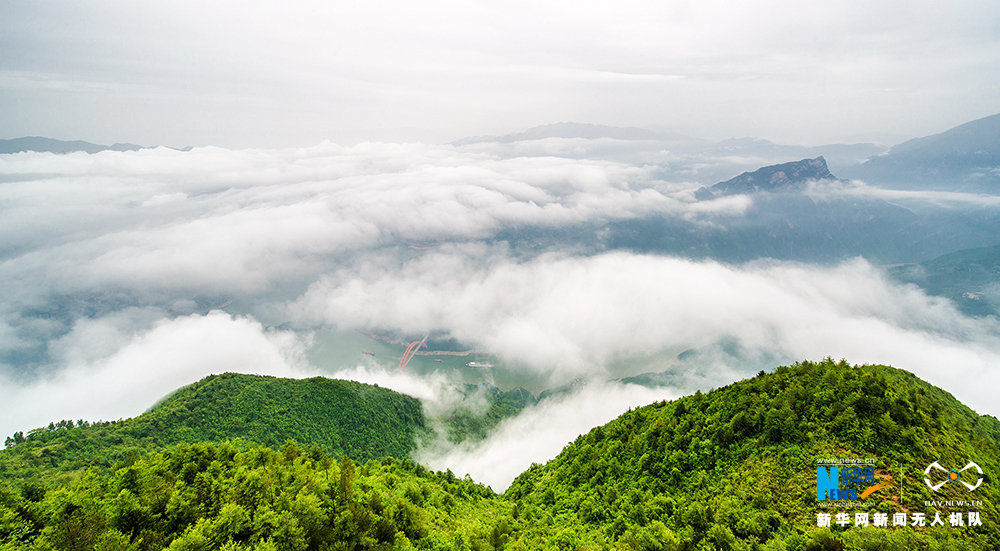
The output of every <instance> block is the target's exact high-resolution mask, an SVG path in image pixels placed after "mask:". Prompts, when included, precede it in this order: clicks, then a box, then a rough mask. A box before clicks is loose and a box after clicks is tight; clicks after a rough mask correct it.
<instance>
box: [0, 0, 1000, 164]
mask: <svg viewBox="0 0 1000 551" xmlns="http://www.w3.org/2000/svg"><path fill="white" fill-rule="evenodd" d="M0 52H2V54H0V138H14V137H19V136H25V135H43V136H48V137H54V138H59V139H84V140H88V141H92V142H97V143H112V142H133V143H139V144H143V145H153V144H163V145H171V146H185V145H196V146H198V145H218V146H223V147H283V146H304V145H314V144H317V143H319V142H321V141H323V140H326V139H329V140H331V141H334V142H336V143H340V144H343V145H349V144H351V143H354V142H357V141H361V140H384V141H397V142H398V141H414V140H421V141H424V142H432V143H433V142H445V141H450V140H454V139H458V138H461V137H464V136H468V135H476V134H503V133H507V132H514V131H519V130H523V129H525V128H528V127H532V126H536V125H540V124H548V123H553V122H559V121H576V122H587V123H596V124H606V125H615V126H640V127H646V128H653V129H658V130H674V131H680V132H685V133H688V134H692V135H695V136H699V137H706V138H718V139H722V138H728V137H741V136H755V137H763V138H769V139H772V140H775V141H778V142H781V143H802V144H811V145H815V144H821V143H830V142H856V141H873V142H877V143H885V144H892V143H896V142H898V141H901V140H903V139H907V138H910V137H915V136H922V135H928V134H933V133H937V132H940V131H943V130H946V129H948V128H950V127H953V126H955V125H958V124H961V123H964V122H967V121H970V120H973V119H977V118H980V117H983V116H987V115H991V114H994V113H996V112H998V111H1000V94H998V92H1000V69H998V68H1000V3H997V2H993V1H975V0H956V1H951V2H946V3H943V2H931V1H926V0H918V1H908V2H900V1H884V0H875V1H872V0H850V1H828V2H816V3H813V2H792V1H787V0H771V1H762V2H720V1H717V0H708V1H698V2H689V1H663V0H656V1H624V2H615V3H611V2H587V1H574V2H545V3H540V2H537V1H531V2H520V1H511V2H502V3H498V2H442V1H438V0H430V1H422V2H385V1H374V2H355V3H345V2H319V1H316V2H293V3H287V2H283V3H278V2H216V1H210V0H198V1H196V2H192V1H175V2H169V3H144V2H132V1H100V2H98V1H79V2H71V3H70V2H49V1H40V0H31V1H18V0H5V1H4V2H2V3H0Z"/></svg>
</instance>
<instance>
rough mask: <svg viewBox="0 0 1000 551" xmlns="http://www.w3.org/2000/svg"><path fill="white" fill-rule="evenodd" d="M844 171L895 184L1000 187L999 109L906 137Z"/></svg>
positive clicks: (996, 190) (995, 190) (976, 189)
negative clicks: (927, 133)
mask: <svg viewBox="0 0 1000 551" xmlns="http://www.w3.org/2000/svg"><path fill="white" fill-rule="evenodd" d="M843 174H844V175H845V176H848V177H850V178H856V179H860V180H864V181H866V182H868V183H871V184H876V185H879V186H881V187H890V188H896V189H949V190H956V191H974V192H980V193H990V194H997V193H1000V114H996V115H991V116H989V117H985V118H982V119H978V120H974V121H972V122H968V123H965V124H962V125H960V126H956V127H955V128H952V129H951V130H947V131H945V132H942V133H940V134H934V135H933V136H927V137H924V138H916V139H913V140H909V141H906V142H903V143H901V144H899V145H897V146H894V147H893V148H892V149H890V150H889V151H888V152H887V153H885V154H884V155H878V156H875V157H872V158H870V159H868V160H867V161H865V162H863V163H860V164H858V165H855V166H853V167H850V168H849V169H847V170H844V171H843Z"/></svg>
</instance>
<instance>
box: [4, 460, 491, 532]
mask: <svg viewBox="0 0 1000 551" xmlns="http://www.w3.org/2000/svg"><path fill="white" fill-rule="evenodd" d="M493 497H494V494H493V492H492V491H491V490H489V489H488V488H484V487H483V486H481V485H478V484H475V483H473V482H472V481H470V480H468V479H466V480H462V479H457V478H456V477H455V476H454V475H453V474H452V473H451V472H450V471H449V472H447V473H430V472H428V471H427V470H425V469H424V468H423V467H421V466H419V465H415V464H413V463H411V462H410V461H407V460H403V461H396V460H393V459H391V458H386V459H383V460H382V461H381V462H378V461H369V462H368V463H366V464H364V465H355V464H354V462H353V461H352V460H350V459H349V458H347V457H346V456H344V457H343V458H341V460H340V461H339V462H337V461H335V460H334V459H333V458H331V457H330V456H328V455H326V454H325V453H324V452H323V450H322V449H321V448H320V447H319V446H312V447H311V448H309V449H308V450H306V451H303V450H300V449H299V448H298V447H297V446H296V444H295V443H293V442H289V443H287V444H286V445H285V446H283V447H282V448H281V450H280V451H272V450H271V449H269V448H266V447H262V446H256V445H251V444H246V443H243V442H241V441H235V442H224V443H221V444H211V443H203V444H192V445H188V444H181V445H179V446H177V447H175V448H172V449H170V450H169V451H166V452H163V453H153V454H150V455H148V456H145V457H143V458H141V459H138V460H135V461H134V462H132V461H126V462H122V463H119V464H117V465H116V466H115V468H114V469H111V470H109V471H105V472H102V473H97V472H92V473H90V474H88V475H86V476H83V477H81V478H80V479H78V480H76V481H75V482H74V483H73V484H71V485H69V486H67V487H64V488H60V489H57V490H53V491H50V492H48V493H46V494H44V497H43V496H41V495H39V494H37V493H35V494H33V493H31V492H24V491H22V492H21V495H18V494H17V493H15V492H13V491H11V490H10V489H9V488H7V487H4V486H2V485H0V549H60V550H62V549H65V550H84V549H86V550H91V549H97V550H101V551H110V550H130V551H131V550H135V551H139V550H142V551H145V550H159V549H170V550H176V551H181V550H184V551H191V550H205V551H209V550H215V549H225V550H228V551H238V550H251V549H252V550H259V551H264V550H267V551H277V550H289V551H291V550H295V551H305V550H307V549H351V550H368V549H371V550H392V549H400V550H401V549H413V546H412V544H411V542H413V541H420V542H423V544H422V546H421V548H423V549H486V548H491V549H495V548H496V546H495V545H493V544H494V543H496V544H500V543H501V542H502V541H504V539H505V538H506V536H505V534H504V530H507V528H504V527H505V526H506V525H507V524H508V523H509V522H508V521H505V520H504V518H505V513H504V511H505V510H508V507H507V506H506V504H504V503H502V502H500V501H498V500H495V499H492V498H493ZM498 527H499V528H498Z"/></svg>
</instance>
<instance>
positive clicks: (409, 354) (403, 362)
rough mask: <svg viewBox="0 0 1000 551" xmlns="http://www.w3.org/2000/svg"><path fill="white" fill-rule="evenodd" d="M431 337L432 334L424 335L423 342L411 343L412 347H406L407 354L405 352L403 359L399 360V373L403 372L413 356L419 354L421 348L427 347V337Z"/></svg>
mask: <svg viewBox="0 0 1000 551" xmlns="http://www.w3.org/2000/svg"><path fill="white" fill-rule="evenodd" d="M429 336H430V333H428V334H427V335H424V338H423V340H419V341H413V342H411V343H410V346H407V347H406V352H403V358H402V359H401V360H399V371H402V370H403V368H404V367H406V364H408V363H410V360H411V359H412V358H413V355H414V354H416V353H417V350H419V349H420V347H421V346H427V344H426V343H427V337H429Z"/></svg>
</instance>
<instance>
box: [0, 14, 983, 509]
mask: <svg viewBox="0 0 1000 551" xmlns="http://www.w3.org/2000/svg"><path fill="white" fill-rule="evenodd" d="M998 39H1000V4H997V3H995V2H966V1H957V2H950V3H947V4H941V3H937V2H907V3H905V4H904V3H902V2H885V1H874V2H873V1H864V2H863V1H850V2H825V3H815V4H814V3H802V2H784V1H770V2H755V3H736V2H717V1H703V2H618V3H615V4H614V5H612V4H610V3H596V2H562V3H560V2H550V3H539V2H506V3H502V4H500V3H495V2H494V3H486V2H438V1H428V2H418V3H414V2H364V3H354V4H345V3H330V2H294V3H282V4H279V3H272V2H242V3H236V2H231V3H230V2H213V1H204V0H202V1H198V2H187V1H179V2H172V3H170V4H169V5H159V4H149V3H139V2H124V1H80V2H73V3H61V2H48V1H44V0H42V1H31V2H26V1H25V2H22V1H16V0H9V1H5V2H2V3H0V52H2V54H0V139H7V138H15V137H20V136H30V135H35V136H46V137H51V138H57V139H63V140H76V139H82V140H86V141H90V142H94V143H102V144H111V143H116V142H131V143H137V144H142V145H167V146H173V147H183V146H189V145H190V146H195V148H194V149H193V150H191V151H187V152H181V151H176V150H172V149H168V148H165V147H160V148H150V149H143V150H139V151H131V152H114V151H105V152H101V153H98V154H93V155H88V154H85V153H72V154H66V155H54V154H50V153H36V152H26V153H19V154H13V155H0V236H2V238H0V388H3V389H4V392H5V394H4V400H2V401H0V435H3V436H6V435H9V434H12V433H13V432H14V431H16V430H30V429H31V428H34V427H39V426H44V425H46V424H47V423H48V422H49V421H57V420H60V419H88V420H98V419H117V418H122V417H130V416H134V415H138V414H140V413H141V412H142V411H144V410H145V409H147V408H148V407H150V406H151V405H153V404H154V403H155V402H156V401H157V400H159V399H160V398H162V397H163V396H164V395H166V394H167V393H169V392H171V391H172V390H174V389H176V388H178V387H180V386H182V385H185V384H189V383H191V382H194V381H196V380H198V379H200V378H202V377H204V376H206V375H209V374H212V373H220V372H225V371H235V372H243V373H260V374H269V375H277V376H286V377H306V376H313V375H317V374H321V375H328V376H342V377H346V378H351V379H354V380H360V381H364V382H371V383H378V384H380V385H381V386H386V387H389V388H394V389H397V390H399V391H401V392H406V393H409V394H412V395H414V396H417V397H420V398H421V399H422V400H424V404H425V409H427V411H428V412H429V413H430V414H434V413H435V412H441V411H446V410H447V408H448V407H451V406H453V405H454V404H455V403H456V400H472V399H477V398H475V397H472V398H461V397H456V395H455V391H454V386H453V385H454V384H456V383H457V382H458V381H456V380H455V379H454V377H453V376H452V375H449V374H448V373H445V372H440V373H435V374H432V375H430V376H428V377H417V376H416V375H414V374H411V373H403V374H398V373H394V370H395V366H394V365H390V364H392V363H393V362H395V361H398V357H396V358H392V361H389V362H388V363H386V362H382V363H379V361H381V360H379V361H375V363H372V362H368V363H363V362H360V361H353V360H352V361H336V362H334V361H332V360H322V361H320V360H318V359H317V358H318V357H319V356H318V355H317V353H316V351H317V350H318V349H322V348H324V347H327V348H329V347H331V346H336V344H337V343H336V342H332V341H331V342H324V341H323V339H326V338H330V337H329V336H330V335H334V336H336V335H342V334H344V333H345V332H346V333H351V334H354V333H353V332H354V330H355V329H357V328H366V329H377V330H380V331H386V332H394V333H397V334H406V335H416V336H417V337H418V338H419V336H421V335H424V334H427V333H429V332H433V333H434V334H435V335H442V336H444V337H451V338H454V339H456V340H457V341H459V342H461V343H463V344H465V345H468V346H469V347H470V348H478V349H488V350H489V351H490V353H491V354H492V355H493V357H494V358H495V359H496V360H497V361H498V362H499V363H502V364H503V365H504V366H509V367H510V369H512V370H513V371H517V372H519V373H520V374H521V375H523V376H525V380H530V381H532V382H533V383H534V384H536V385H537V387H536V388H531V389H530V390H531V391H533V392H536V393H537V392H539V391H541V390H544V389H545V388H552V387H555V386H559V385H564V384H567V383H571V382H573V381H581V380H582V381H586V382H587V383H586V384H584V385H583V386H581V387H579V388H578V389H577V390H576V391H575V392H572V393H570V394H568V395H565V396H563V397H560V398H558V399H553V400H550V401H547V402H544V403H543V404H542V405H540V406H539V407H537V408H533V409H530V410H529V411H526V412H525V413H524V414H522V415H521V416H518V417H517V418H514V419H508V420H506V421H504V423H502V424H501V426H500V427H499V429H498V430H497V432H496V433H495V434H493V435H492V436H491V437H490V438H489V439H487V440H486V441H483V442H480V443H476V444H465V445H461V446H457V447H456V446H449V445H446V444H445V443H444V442H443V441H435V442H425V443H424V444H423V447H422V448H421V450H420V451H419V452H418V455H417V456H418V458H419V459H420V460H421V461H423V462H424V463H425V464H427V465H429V466H431V467H433V468H435V469H444V468H451V469H452V470H453V471H454V472H457V473H459V474H463V473H465V472H468V473H470V474H472V475H473V476H474V478H476V480H480V481H483V482H485V483H487V484H490V485H492V486H493V487H494V489H497V490H500V489H502V488H504V487H506V485H507V484H509V482H510V480H511V479H512V478H513V477H514V476H515V475H516V474H517V473H519V472H521V471H522V470H523V469H525V468H527V467H528V466H529V465H530V463H531V462H539V463H541V462H544V461H546V460H547V459H549V458H551V457H552V456H553V455H554V454H556V453H558V451H559V450H560V449H561V448H562V446H563V445H564V444H565V443H567V442H569V441H572V440H573V439H574V438H575V437H576V436H577V435H578V434H580V433H582V432H585V431H587V430H589V428H590V427H592V426H594V425H597V424H600V423H604V422H606V421H609V420H611V419H613V418H614V417H615V416H617V415H619V414H620V413H622V412H624V411H625V409H626V408H628V407H637V406H640V405H643V404H646V403H650V402H652V401H655V400H662V399H672V398H675V397H677V396H679V395H680V394H682V393H684V392H687V391H690V390H691V389H692V388H702V389H708V388H712V387H714V386H719V385H723V384H728V383H731V382H733V381H735V380H738V379H740V378H742V377H745V376H748V375H752V374H755V373H756V372H757V371H758V370H760V369H771V368H773V367H775V366H777V365H781V364H787V363H790V362H793V361H798V360H807V359H811V360H818V359H821V358H823V357H827V356H830V357H833V358H835V359H840V358H845V359H847V360H848V361H849V362H851V363H859V364H860V363H885V364H891V365H894V366H897V367H901V368H905V369H907V370H909V371H912V372H913V373H915V374H917V375H918V376H920V377H922V378H924V379H926V380H927V381H929V382H931V383H932V384H935V385H938V386H940V387H942V388H945V389H946V390H948V391H949V392H952V393H953V394H954V395H955V396H956V397H957V398H958V399H960V400H961V401H963V402H964V403H966V404H967V405H969V406H970V407H972V408H973V409H975V410H976V411H978V412H979V413H990V414H993V415H996V414H998V413H1000V410H997V405H996V401H995V396H994V394H995V392H994V389H996V388H998V386H1000V369H998V368H997V366H1000V323H998V322H997V320H996V318H995V317H979V318H973V317H968V316H966V315H964V314H962V313H961V312H960V311H959V310H957V309H956V308H955V306H954V305H953V304H952V303H950V302H948V301H947V300H945V299H942V298H938V297H933V296H928V295H927V294H925V293H924V292H923V291H921V290H920V289H918V288H917V287H914V286H912V285H902V284H900V283H897V282H895V281H893V280H891V279H889V278H888V277H887V276H886V274H885V272H884V270H883V268H882V267H880V266H876V265H873V264H871V263H869V262H868V261H866V260H864V259H862V258H844V259H842V260H841V261H839V262H832V263H826V264H822V265H818V264H807V263H800V262H780V261H775V260H768V259H759V260H756V261H752V262H745V263H731V264H726V263H721V262H716V261H713V260H692V259H684V258H677V257H670V256H665V255H657V254H643V253H640V252H635V251H628V250H613V249H612V250H596V249H590V250H583V249H581V248H580V247H579V240H577V241H574V240H573V239H572V237H573V232H575V231H577V230H578V229H579V228H581V227H587V228H591V229H594V228H600V227H602V226H605V225H607V224H611V223H616V222H623V221H630V220H646V219H650V218H659V219H663V220H668V221H671V223H673V222H674V221H678V224H681V223H682V224H686V226H676V227H685V228H695V229H697V228H725V227H728V226H729V225H731V224H738V223H739V221H740V220H742V218H743V217H744V216H746V215H747V213H748V212H751V210H752V207H753V205H754V201H755V199H754V198H752V197H748V196H732V197H718V198H714V199H712V200H702V201H699V200H697V199H696V197H695V190H696V189H697V188H698V187H700V186H702V185H706V184H707V185H710V184H711V183H714V182H716V181H719V180H723V179H727V178H730V177H732V176H735V175H737V174H739V173H740V172H742V171H744V170H754V169H756V168H759V167H761V166H764V165H767V164H774V163H777V162H786V161H789V160H792V159H789V158H786V157H787V155H789V154H790V153H788V151H789V149H785V150H781V151H776V150H773V148H771V149H769V148H767V147H760V148H756V149H755V148H753V147H749V146H748V147H746V148H743V149H740V148H737V147H732V148H726V147H723V148H715V149H712V148H708V149H698V148H693V149H690V150H687V151H681V150H673V151H672V150H667V149H662V148H661V146H660V145H659V142H656V143H654V145H653V146H651V145H650V144H649V143H645V144H643V145H642V146H641V147H640V146H639V145H634V143H633V142H629V141H622V140H611V139H597V140H583V139H560V138H549V139H545V140H537V141H525V142H517V143H513V144H498V143H473V144H467V145H449V144H448V142H450V141H452V140H457V139H460V138H463V137H467V136H472V135H483V134H494V135H496V134H505V133H511V132H519V131H523V130H525V129H527V128H529V127H533V126H537V125H543V124H550V123H556V122H560V121H574V122H582V123H592V124H603V125H610V126H636V127H642V128H647V129H653V130H658V131H674V132H682V133H686V134H688V135H691V136H695V137H700V138H707V139H725V138H730V137H742V136H754V137H759V138H767V139H771V140H774V141H776V142H779V143H785V144H801V145H816V144H824V143H833V142H842V143H851V142H876V143H881V144H886V145H891V144H893V143H897V142H899V141H902V140H905V139H908V138H911V137H915V136H922V135H928V134H933V133H937V132H941V131H944V130H946V129H948V128H951V127H953V126H955V125H958V124H961V123H964V122H967V121H970V120H973V119H976V118H980V117H983V116H987V115H991V114H994V113H996V112H997V111H1000V108H998V105H1000V102H998V98H1000V94H998V92H1000V78H997V76H998V75H997V68H998V67H1000V63H998V62H1000V40H998ZM643 147H644V148H645V149H642V148H643ZM862 150H864V151H867V152H868V153H864V156H867V155H869V154H871V153H870V151H871V149H870V148H868V149H865V148H862V149H858V150H857V151H862ZM876 150H877V148H876ZM768 151H772V153H767V152H768ZM839 151H841V152H840V153H835V154H833V155H836V156H837V159H836V161H837V162H839V163H841V164H840V165H839V166H849V165H850V164H853V163H854V162H857V161H860V160H862V159H861V158H853V157H851V155H860V153H852V151H854V149H850V148H842V149H841V150H839ZM845 151H846V152H845ZM769 155H770V156H769ZM833 155H831V156H830V157H829V158H830V159H831V160H834V156H833ZM808 195H809V196H810V197H812V198H816V199H817V201H820V202H822V201H825V200H826V198H828V197H837V198H842V197H847V198H849V199H852V200H853V199H859V200H861V199H865V200H867V199H872V198H875V199H883V198H884V199H886V200H889V201H893V202H896V203H900V204H903V203H905V204H907V205H908V206H911V207H914V208H915V209H916V208H917V207H920V208H923V209H925V210H928V211H931V210H934V209H938V210H939V211H941V212H944V211H948V212H961V209H977V210H976V212H977V213H979V214H981V215H982V216H985V217H989V216H995V214H996V211H1000V203H998V202H997V199H996V197H987V196H982V195H976V194H968V193H958V192H951V191H940V190H939V191H920V192H912V191H906V190H894V191H888V190H882V189H879V188H877V187H874V186H870V185H867V184H865V183H864V182H852V183H844V182H834V183H829V185H827V186H825V187H824V186H813V187H811V188H810V189H809V190H808ZM918 210H919V209H918ZM507 230H511V231H521V230H527V231H539V232H542V233H544V234H545V235H548V236H554V237H553V240H554V241H553V242H554V243H555V245H554V246H551V247H548V248H541V249H537V250H536V249H532V248H531V246H530V245H531V244H530V243H529V244H528V246H523V247H521V246H518V245H516V244H512V243H510V242H507V241H504V240H503V239H497V238H496V236H497V235H498V234H501V233H502V232H504V231H507ZM595 235H597V239H599V238H600V234H599V233H598V234H595ZM563 238H565V239H563ZM519 247H520V248H519ZM685 358H686V359H685ZM642 371H666V372H670V373H672V374H673V375H674V376H676V380H677V381H679V383H678V385H677V386H674V387H662V388H657V389H650V388H644V387H639V386H636V385H629V384H622V383H616V382H613V381H609V380H610V379H614V378H620V377H626V376H631V375H635V374H637V373H640V372H642ZM505 390H506V389H505ZM480 398H481V397H480ZM595 403H597V404H598V405H597V406H595ZM432 417H433V416H432ZM542 419H544V420H545V423H544V425H545V430H539V427H540V426H541V425H542V424H543V423H542V422H541V421H540V420H542Z"/></svg>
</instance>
